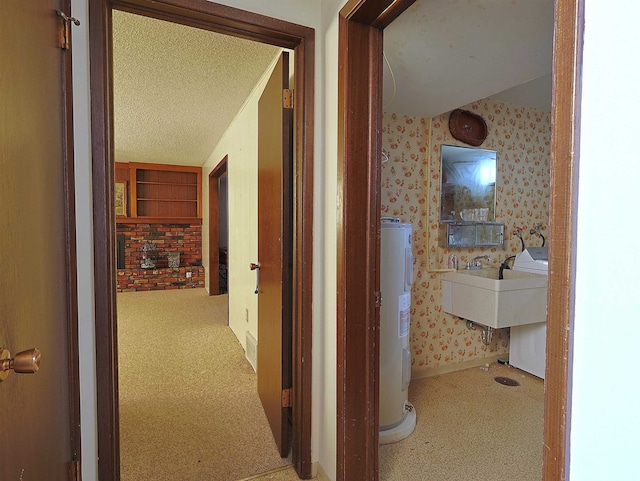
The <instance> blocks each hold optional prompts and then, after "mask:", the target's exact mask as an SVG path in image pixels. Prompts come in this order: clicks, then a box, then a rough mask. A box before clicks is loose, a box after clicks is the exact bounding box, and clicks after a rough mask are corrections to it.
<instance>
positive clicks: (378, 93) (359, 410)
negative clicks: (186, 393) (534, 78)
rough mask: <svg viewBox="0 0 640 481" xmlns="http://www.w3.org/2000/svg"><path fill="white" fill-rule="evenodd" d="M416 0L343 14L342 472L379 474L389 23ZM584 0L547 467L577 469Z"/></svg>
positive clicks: (375, 0)
mask: <svg viewBox="0 0 640 481" xmlns="http://www.w3.org/2000/svg"><path fill="white" fill-rule="evenodd" d="M414 1H415V0H350V1H349V2H347V3H346V4H345V6H344V7H343V9H342V10H341V11H340V17H339V47H338V49H339V69H338V76H339V79H338V103H339V105H338V116H339V118H338V123H339V127H338V136H339V138H338V146H339V148H338V205H339V206H341V212H340V213H339V216H338V217H339V219H340V220H339V224H338V300H337V301H338V315H337V322H338V326H337V330H338V352H337V355H338V385H337V396H338V416H337V418H338V426H337V432H338V440H337V449H338V452H337V479H338V481H365V480H366V481H372V480H373V481H375V480H377V479H378V412H377V411H378V383H379V370H378V357H379V356H378V345H379V344H378V336H379V334H378V332H379V330H378V327H379V309H378V308H376V302H375V299H376V297H375V292H377V291H378V290H379V271H378V265H379V249H380V247H379V238H380V226H379V209H380V207H379V206H380V178H379V175H380V165H381V163H380V162H381V159H380V156H381V154H380V153H381V140H380V132H381V131H382V86H383V83H382V62H383V60H382V54H383V35H382V32H383V29H384V28H385V27H386V26H387V25H389V24H390V23H391V22H392V21H393V20H394V19H395V18H397V17H398V16H399V15H400V14H401V13H402V12H403V11H404V10H406V9H407V8H408V7H409V6H410V5H411V4H412V3H414ZM583 2H584V0H557V1H556V12H555V39H554V67H553V72H554V74H553V85H554V89H553V102H552V129H553V132H552V142H551V206H550V222H549V223H550V230H551V234H550V235H551V238H552V239H553V242H552V243H551V247H550V250H551V259H550V262H549V286H550V289H549V299H548V316H547V364H546V379H545V417H544V449H543V464H544V466H543V475H544V479H545V480H547V481H551V480H553V481H555V480H563V479H565V476H567V473H568V462H569V456H568V443H569V438H568V434H569V429H568V424H569V409H570V394H571V351H572V330H573V329H572V327H573V318H574V309H573V306H574V291H575V250H574V246H575V239H576V224H575V223H576V215H575V206H576V197H577V171H578V161H579V155H578V146H579V139H578V135H577V133H578V131H579V121H580V105H579V98H580V97H579V93H580V81H581V79H580V74H581V65H582V50H581V49H582V25H583V23H584V15H583V11H584V8H583V7H584V6H583Z"/></svg>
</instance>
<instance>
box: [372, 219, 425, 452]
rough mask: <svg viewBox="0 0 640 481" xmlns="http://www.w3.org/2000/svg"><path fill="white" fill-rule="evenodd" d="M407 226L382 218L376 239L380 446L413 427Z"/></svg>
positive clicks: (410, 271)
mask: <svg viewBox="0 0 640 481" xmlns="http://www.w3.org/2000/svg"><path fill="white" fill-rule="evenodd" d="M412 284H413V253H412V250H411V224H403V223H400V221H399V219H397V218H384V219H383V221H382V225H381V239H380V292H381V306H380V411H379V414H380V433H379V434H380V436H379V439H380V444H389V443H394V442H397V441H400V440H402V439H404V438H406V437H407V436H409V435H410V434H411V433H412V432H413V430H414V428H415V426H416V413H415V410H414V408H413V406H412V405H411V404H410V403H409V400H408V394H409V382H410V381H411V350H410V349H409V327H410V325H411V322H410V321H411V316H410V313H411V285H412Z"/></svg>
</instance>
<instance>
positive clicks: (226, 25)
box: [89, 0, 315, 481]
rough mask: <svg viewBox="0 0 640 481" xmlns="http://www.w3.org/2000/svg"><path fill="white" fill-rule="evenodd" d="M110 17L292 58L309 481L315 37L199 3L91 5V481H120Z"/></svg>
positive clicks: (300, 376) (295, 435) (299, 393)
mask: <svg viewBox="0 0 640 481" xmlns="http://www.w3.org/2000/svg"><path fill="white" fill-rule="evenodd" d="M115 8H117V9H120V10H124V11H127V12H130V13H136V14H141V15H146V16H149V17H153V18H158V19H161V20H166V21H170V22H175V23H180V24H183V25H187V26H193V27H197V28H203V29H206V30H210V31H214V32H218V33H223V34H226V35H231V36H235V37H239V38H244V39H249V40H254V41H258V42H261V43H266V44H270V45H275V46H279V47H283V48H287V49H292V50H293V51H294V62H295V64H294V65H295V88H294V138H295V144H294V165H293V168H294V186H293V188H294V213H293V215H294V218H293V232H294V257H293V272H294V281H293V388H292V398H293V407H292V424H293V430H292V442H293V447H292V460H293V465H294V467H295V469H296V472H297V473H298V475H299V476H300V477H301V478H305V479H306V478H309V477H311V473H312V465H311V386H312V383H311V381H312V380H311V372H312V371H311V368H312V366H311V333H312V305H313V302H312V301H313V289H312V288H313V282H312V281H313V279H312V262H313V239H312V227H313V163H314V158H313V150H314V54H315V31H314V30H313V29H312V28H309V27H304V26H301V25H296V24H293V23H289V22H285V21H282V20H279V19H274V18H271V17H266V16H263V15H258V14H255V13H251V12H246V11H243V10H239V9H236V8H233V7H228V6H224V5H219V4H215V3H212V2H209V1H206V0H90V1H89V32H90V40H89V43H90V45H89V48H90V58H91V65H90V85H91V126H92V128H91V142H92V157H93V173H92V182H93V211H94V212H93V223H94V225H93V228H94V254H95V257H94V258H95V266H94V269H95V274H94V275H95V278H94V279H95V281H94V282H95V285H94V287H95V315H96V325H95V329H96V340H97V342H96V377H97V411H98V436H97V437H98V456H99V459H98V474H99V477H100V479H104V480H114V481H117V480H118V479H120V444H119V425H118V424H119V413H118V372H117V321H116V295H115V294H116V291H115V258H114V256H113V252H114V249H115V234H114V231H115V229H114V225H115V222H116V219H115V212H114V209H113V205H114V204H113V198H114V197H113V189H114V178H113V177H114V174H113V171H114V158H113V110H112V94H113V91H112V85H111V80H112V51H111V49H112V43H111V27H112V24H111V10H112V9H115ZM303 360H304V362H303Z"/></svg>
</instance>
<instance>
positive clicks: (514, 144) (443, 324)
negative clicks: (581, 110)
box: [381, 99, 551, 375]
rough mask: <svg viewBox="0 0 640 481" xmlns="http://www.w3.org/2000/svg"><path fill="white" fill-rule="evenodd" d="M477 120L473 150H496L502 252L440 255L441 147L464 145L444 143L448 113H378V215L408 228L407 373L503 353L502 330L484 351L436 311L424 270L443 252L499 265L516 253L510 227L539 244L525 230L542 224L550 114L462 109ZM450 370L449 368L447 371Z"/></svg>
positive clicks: (442, 260) (435, 294)
mask: <svg viewBox="0 0 640 481" xmlns="http://www.w3.org/2000/svg"><path fill="white" fill-rule="evenodd" d="M461 108H462V109H465V110H470V111H472V112H475V113H478V114H480V115H482V117H483V118H484V119H485V121H486V122H487V125H488V127H489V135H488V137H487V139H486V140H485V142H484V143H483V144H482V145H481V146H480V148H483V149H490V150H496V151H497V152H498V166H497V172H496V177H497V178H496V203H497V206H496V221H498V222H504V223H505V226H506V227H505V248H504V249H496V248H490V249H483V248H475V249H473V248H471V249H470V248H465V249H461V248H458V249H452V250H451V252H449V251H448V250H447V249H444V248H441V247H439V211H440V146H441V145H442V144H449V145H461V146H466V147H468V145H466V144H464V143H462V142H459V141H457V140H455V139H454V138H453V137H451V134H450V133H449V129H448V119H449V112H447V113H445V114H443V115H440V116H438V117H434V118H432V119H426V118H419V117H409V116H403V115H398V114H393V113H385V116H384V119H383V140H382V146H383V148H384V150H385V151H386V152H387V153H388V156H389V160H388V161H386V162H384V163H383V165H382V206H381V208H382V215H383V216H394V217H399V218H400V219H401V221H402V222H410V223H411V224H413V248H414V256H415V269H414V271H415V276H416V277H415V281H414V285H413V291H412V301H411V302H412V305H411V334H410V345H411V350H412V355H413V356H412V363H413V370H414V373H416V374H417V375H420V371H425V372H427V371H428V370H438V369H441V368H443V367H444V368H446V369H449V368H451V367H452V366H450V365H452V364H455V363H460V362H465V361H472V360H477V359H479V358H483V357H486V356H493V355H502V354H504V353H508V351H509V330H508V329H499V330H496V331H495V332H494V335H493V341H492V343H491V344H490V345H489V346H485V345H484V344H483V343H482V341H481V339H480V332H479V331H478V330H469V329H467V328H466V323H465V321H463V320H459V319H458V318H457V317H455V316H451V315H449V314H447V313H444V312H442V301H441V281H440V277H441V274H439V273H436V272H429V271H430V270H434V269H443V268H446V267H447V259H448V256H449V254H456V255H457V256H458V258H459V262H461V263H464V262H466V261H467V260H470V259H472V258H473V257H475V256H478V255H484V254H488V255H489V256H491V263H492V264H493V265H494V266H496V267H497V266H498V265H499V264H500V263H501V262H502V261H503V260H504V259H505V258H506V257H508V256H511V255H513V254H516V253H517V252H519V251H520V240H519V239H518V238H517V237H516V236H515V235H514V234H513V233H514V231H515V230H516V227H521V228H523V230H522V233H523V237H524V240H525V243H526V245H527V246H529V245H531V246H538V245H540V244H541V242H542V241H541V239H540V238H539V237H537V236H535V235H533V236H532V235H530V234H529V230H530V229H531V228H533V227H534V226H535V225H536V224H537V223H542V227H543V230H542V233H543V235H545V237H547V235H548V232H549V230H548V224H549V165H550V162H549V160H550V159H549V152H550V134H551V118H550V113H549V112H543V111H539V110H536V109H532V108H527V107H519V106H516V105H512V104H507V103H503V102H499V101H495V100H492V99H483V100H480V101H477V102H473V103H471V104H469V105H466V106H462V107H461ZM448 365H449V366H448Z"/></svg>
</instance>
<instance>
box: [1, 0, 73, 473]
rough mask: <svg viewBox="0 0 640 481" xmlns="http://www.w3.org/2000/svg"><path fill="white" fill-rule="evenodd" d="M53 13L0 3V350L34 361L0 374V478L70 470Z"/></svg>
mask: <svg viewBox="0 0 640 481" xmlns="http://www.w3.org/2000/svg"><path fill="white" fill-rule="evenodd" d="M63 3H65V2H64V0H38V1H27V2H25V1H24V0H3V2H2V15H0V40H1V44H2V54H1V55H2V61H1V62H0V85H1V92H2V93H1V94H0V95H1V96H2V100H1V103H2V108H1V109H0V173H1V174H2V175H0V206H1V207H0V209H1V210H0V259H1V263H0V264H1V269H2V275H0V292H1V294H0V306H1V308H0V347H4V348H5V349H7V350H9V351H10V353H11V357H13V356H14V355H15V354H16V353H17V352H19V351H23V350H26V349H30V348H33V347H35V348H38V349H39V350H40V351H41V355H42V358H41V359H42V360H41V365H40V370H39V372H37V373H35V374H16V373H15V372H10V371H9V372H6V373H5V374H7V377H6V379H5V380H4V381H3V382H0V409H1V410H2V414H0V479H2V480H5V479H6V480H25V481H26V480H45V479H46V480H47V481H63V480H69V479H70V470H71V471H73V470H75V469H76V468H77V464H76V463H72V460H74V458H77V454H78V453H77V452H76V449H75V447H74V446H79V439H78V431H77V429H78V428H77V427H78V419H77V417H78V397H77V392H78V391H77V388H76V387H75V386H76V372H77V364H76V363H75V359H76V354H77V345H76V342H75V333H76V332H77V331H76V328H75V324H76V320H77V307H76V305H77V298H76V296H75V244H74V237H73V236H74V235H75V227H74V222H75V221H74V216H73V207H69V206H73V176H72V172H73V164H72V160H71V159H72V155H71V154H70V152H69V151H68V146H70V145H71V138H70V131H71V128H70V124H69V119H70V112H71V110H70V108H69V104H67V102H66V100H65V99H70V89H69V88H68V87H69V85H70V83H68V82H69V81H70V76H69V68H70V64H69V62H70V59H69V58H67V57H68V55H70V54H69V51H68V50H67V51H63V50H62V49H61V48H60V31H59V28H60V24H61V22H62V19H61V18H59V17H58V16H57V15H56V11H57V10H59V9H62V8H63ZM67 5H68V3H67ZM65 11H66V12H68V9H66V10H65ZM65 94H66V95H65ZM70 233H72V234H70Z"/></svg>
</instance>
